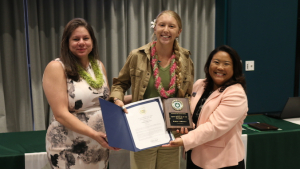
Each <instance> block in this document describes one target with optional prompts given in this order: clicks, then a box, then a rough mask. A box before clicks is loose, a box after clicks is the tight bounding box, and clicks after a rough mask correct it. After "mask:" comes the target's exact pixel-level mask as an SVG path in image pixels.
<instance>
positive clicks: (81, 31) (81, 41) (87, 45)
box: [69, 26, 93, 59]
mask: <svg viewBox="0 0 300 169" xmlns="http://www.w3.org/2000/svg"><path fill="white" fill-rule="evenodd" d="M69 49H70V51H71V52H72V53H73V54H74V55H75V56H76V57H78V58H79V59H83V58H88V55H89V53H90V52H91V51H92V49H93V41H92V38H91V36H90V34H89V32H88V31H87V29H86V28H85V27H83V26H79V27H78V28H76V29H75V30H74V31H73V32H72V34H71V36H70V38H69Z"/></svg>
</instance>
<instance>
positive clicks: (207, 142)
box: [181, 79, 248, 169]
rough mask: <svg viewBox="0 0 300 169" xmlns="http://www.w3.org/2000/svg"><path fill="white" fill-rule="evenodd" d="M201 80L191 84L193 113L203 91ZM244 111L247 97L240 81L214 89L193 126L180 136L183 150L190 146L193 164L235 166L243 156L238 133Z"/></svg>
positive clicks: (213, 167)
mask: <svg viewBox="0 0 300 169" xmlns="http://www.w3.org/2000/svg"><path fill="white" fill-rule="evenodd" d="M204 80H205V79H199V80H197V81H196V82H195V83H194V86H193V93H195V94H196V95H195V94H192V95H195V96H191V111H192V113H193V112H194V110H195V106H196V104H197V102H198V100H199V99H200V97H201V95H202V94H203V92H204V82H203V81H204ZM247 111H248V101H247V96H246V93H245V91H244V89H243V87H242V86H241V85H240V84H235V85H232V86H229V87H227V88H226V89H225V90H224V91H223V92H222V93H220V92H219V90H216V91H214V92H213V93H212V94H211V95H210V96H209V97H208V98H207V100H206V102H205V103H204V105H203V107H202V109H201V112H200V115H199V119H198V123H197V125H196V128H195V129H194V130H192V131H190V132H189V133H188V134H185V135H182V136H181V138H182V140H183V144H184V148H185V151H188V150H190V149H192V155H191V158H192V161H193V163H194V164H196V165H197V166H199V167H202V168H205V169H217V168H222V167H228V166H234V165H238V162H240V161H242V160H243V159H244V157H245V150H244V145H243V142H242V140H241V134H242V124H243V123H244V119H245V118H246V116H247Z"/></svg>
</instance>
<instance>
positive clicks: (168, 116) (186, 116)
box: [163, 98, 193, 130]
mask: <svg viewBox="0 0 300 169" xmlns="http://www.w3.org/2000/svg"><path fill="white" fill-rule="evenodd" d="M163 105H164V115H165V122H166V127H167V129H168V130H177V129H181V127H184V128H187V129H188V130H192V129H193V121H192V116H191V110H190V104H189V100H188V98H168V99H164V100H163Z"/></svg>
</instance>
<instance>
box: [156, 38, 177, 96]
mask: <svg viewBox="0 0 300 169" xmlns="http://www.w3.org/2000/svg"><path fill="white" fill-rule="evenodd" d="M155 45H156V41H154V42H153V43H152V44H151V57H152V61H151V65H152V68H153V76H154V79H155V84H154V86H155V88H156V89H157V91H158V93H159V94H160V96H161V97H163V98H168V97H170V96H171V95H172V94H174V93H175V81H176V76H175V69H176V67H177V65H176V62H175V54H173V55H172V56H171V58H170V59H171V65H172V66H171V68H170V75H171V81H170V84H169V86H170V88H169V90H168V91H166V90H165V89H164V87H163V85H162V83H161V78H160V77H159V69H158V59H157V53H156V48H155Z"/></svg>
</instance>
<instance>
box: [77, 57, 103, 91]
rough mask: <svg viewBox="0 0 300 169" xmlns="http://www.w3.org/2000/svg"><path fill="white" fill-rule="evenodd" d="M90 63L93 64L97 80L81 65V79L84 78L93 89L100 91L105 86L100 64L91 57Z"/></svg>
mask: <svg viewBox="0 0 300 169" xmlns="http://www.w3.org/2000/svg"><path fill="white" fill-rule="evenodd" d="M89 61H90V63H91V66H92V69H93V71H94V74H95V77H96V80H94V79H93V78H92V77H91V75H90V74H89V73H88V72H87V71H85V70H84V69H83V68H82V67H81V66H80V65H79V64H77V68H78V74H79V76H80V77H81V78H83V79H84V80H85V81H86V82H87V83H88V84H89V85H90V86H91V87H92V88H94V89H99V88H100V87H102V85H103V76H102V73H101V71H100V69H99V66H98V64H97V63H96V61H95V59H92V57H89Z"/></svg>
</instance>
